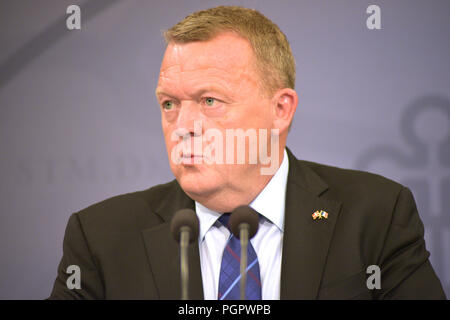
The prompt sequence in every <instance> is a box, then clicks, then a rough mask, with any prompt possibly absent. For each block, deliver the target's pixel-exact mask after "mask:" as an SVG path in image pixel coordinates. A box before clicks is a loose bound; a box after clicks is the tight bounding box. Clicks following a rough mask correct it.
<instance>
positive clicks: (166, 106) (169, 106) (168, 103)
mask: <svg viewBox="0 0 450 320" xmlns="http://www.w3.org/2000/svg"><path fill="white" fill-rule="evenodd" d="M162 107H163V108H164V109H165V110H171V109H173V107H174V104H173V101H170V100H169V101H164V102H163V103H162Z"/></svg>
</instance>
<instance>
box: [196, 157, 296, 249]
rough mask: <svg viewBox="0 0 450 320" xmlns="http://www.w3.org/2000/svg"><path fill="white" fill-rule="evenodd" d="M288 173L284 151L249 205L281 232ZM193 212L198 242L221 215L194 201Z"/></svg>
mask: <svg viewBox="0 0 450 320" xmlns="http://www.w3.org/2000/svg"><path fill="white" fill-rule="evenodd" d="M288 172H289V160H288V155H287V152H286V149H285V150H284V153H283V161H282V162H281V165H280V167H279V168H278V170H277V172H276V173H275V175H274V176H273V177H272V179H270V181H269V183H268V184H267V185H266V186H265V187H264V189H263V190H262V191H261V192H260V193H259V194H258V196H257V197H256V198H255V199H254V200H253V201H252V202H251V203H250V205H249V206H250V207H252V208H253V209H255V210H256V211H258V212H259V213H260V214H261V215H262V216H264V217H265V218H266V219H268V220H270V221H271V222H272V223H273V224H275V225H276V226H277V227H278V229H280V230H281V231H283V230H284V210H285V203H286V184H287V178H288ZM195 212H196V213H197V216H198V219H199V222H200V235H199V236H200V237H199V239H200V241H202V240H203V239H204V237H205V234H206V233H207V232H208V230H209V229H210V228H211V227H212V226H213V225H214V223H215V222H216V221H217V219H218V218H219V217H220V215H221V213H218V212H216V211H213V210H211V209H208V208H207V207H205V206H204V205H202V204H201V203H199V202H197V201H195Z"/></svg>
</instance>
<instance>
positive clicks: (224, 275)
mask: <svg viewBox="0 0 450 320" xmlns="http://www.w3.org/2000/svg"><path fill="white" fill-rule="evenodd" d="M229 219H230V214H229V213H224V214H222V215H221V216H220V218H219V219H218V220H219V221H220V223H222V224H223V225H224V226H225V227H227V228H228V230H230V228H229V226H228V220H229ZM247 254H248V258H247V269H246V271H247V280H246V286H245V296H246V299H247V300H261V278H260V275H259V263H258V257H257V256H256V252H255V249H254V248H253V246H252V244H251V242H250V241H249V242H248V247H247ZM240 263H241V242H240V240H239V239H237V238H236V237H235V236H234V235H233V233H232V232H231V231H230V238H229V239H228V242H227V245H226V246H225V249H224V251H223V256H222V265H221V267H220V276H219V293H218V299H219V300H239V299H240V297H241V296H240V285H241V281H240V280H241V274H240Z"/></svg>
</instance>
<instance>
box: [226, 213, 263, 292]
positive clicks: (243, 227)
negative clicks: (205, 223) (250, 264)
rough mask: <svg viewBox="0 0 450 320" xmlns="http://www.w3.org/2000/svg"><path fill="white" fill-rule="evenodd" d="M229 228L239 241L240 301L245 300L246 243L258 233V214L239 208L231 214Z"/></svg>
mask: <svg viewBox="0 0 450 320" xmlns="http://www.w3.org/2000/svg"><path fill="white" fill-rule="evenodd" d="M229 226H230V230H231V232H233V234H234V236H235V237H237V238H238V239H240V240H241V267H240V271H241V300H245V284H246V282H247V272H246V269H247V247H248V241H249V240H250V239H251V238H253V236H254V235H255V234H256V232H257V231H258V226H259V214H258V212H256V211H255V210H253V209H252V208H250V207H249V206H245V205H244V206H239V207H237V208H236V209H234V210H233V212H232V213H231V216H230V221H229Z"/></svg>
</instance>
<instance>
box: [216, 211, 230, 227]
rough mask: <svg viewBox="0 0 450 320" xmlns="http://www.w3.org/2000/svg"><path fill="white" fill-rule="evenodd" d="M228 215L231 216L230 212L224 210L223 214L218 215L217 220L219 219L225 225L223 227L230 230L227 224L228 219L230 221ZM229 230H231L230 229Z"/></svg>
mask: <svg viewBox="0 0 450 320" xmlns="http://www.w3.org/2000/svg"><path fill="white" fill-rule="evenodd" d="M230 216H231V213H230V212H225V213H224V214H222V215H221V216H220V217H219V219H217V220H219V222H220V223H221V224H222V225H223V226H224V227H225V228H227V229H228V231H230V226H229V224H228V223H229V221H230ZM230 232H231V231H230Z"/></svg>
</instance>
